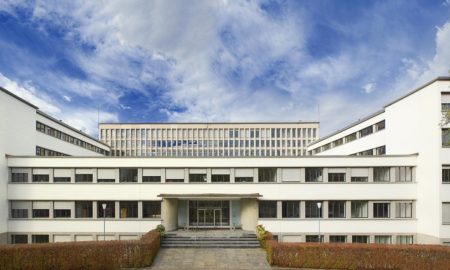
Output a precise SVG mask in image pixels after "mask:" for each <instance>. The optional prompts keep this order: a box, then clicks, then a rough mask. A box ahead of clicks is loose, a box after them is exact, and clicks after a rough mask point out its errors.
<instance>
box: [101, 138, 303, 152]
mask: <svg viewBox="0 0 450 270" xmlns="http://www.w3.org/2000/svg"><path fill="white" fill-rule="evenodd" d="M106 142H107V143H108V144H109V145H111V147H114V148H136V147H138V148H155V147H158V148H160V147H163V148H172V147H190V148H228V147H230V148H233V147H235V148H239V147H240V148H244V147H245V148H249V147H252V148H253V147H267V148H269V147H272V148H275V147H277V148H281V147H282V148H285V147H288V148H290V147H299V148H301V147H306V146H307V143H308V142H310V140H295V139H294V140H290V139H289V140H261V141H260V140H152V141H150V140H147V141H146V140H142V141H140V142H139V141H129V140H128V141H125V140H112V141H109V140H108V141H106ZM169 150H170V149H169Z"/></svg>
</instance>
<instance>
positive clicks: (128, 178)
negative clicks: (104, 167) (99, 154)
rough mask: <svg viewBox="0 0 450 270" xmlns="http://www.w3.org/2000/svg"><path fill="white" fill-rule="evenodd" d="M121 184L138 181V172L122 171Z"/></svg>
mask: <svg viewBox="0 0 450 270" xmlns="http://www.w3.org/2000/svg"><path fill="white" fill-rule="evenodd" d="M119 171H120V182H134V183H136V182H137V181H138V179H137V178H138V170H137V169H124V168H122V169H120V170H119Z"/></svg>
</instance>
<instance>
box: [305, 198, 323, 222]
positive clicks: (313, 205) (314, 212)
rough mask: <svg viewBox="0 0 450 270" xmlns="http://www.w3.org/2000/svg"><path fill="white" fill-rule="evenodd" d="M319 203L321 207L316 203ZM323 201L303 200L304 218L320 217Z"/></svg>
mask: <svg viewBox="0 0 450 270" xmlns="http://www.w3.org/2000/svg"><path fill="white" fill-rule="evenodd" d="M317 203H321V204H322V205H321V208H319V206H318V205H317ZM322 209H323V203H322V202H321V201H306V202H305V217H306V218H321V217H322Z"/></svg>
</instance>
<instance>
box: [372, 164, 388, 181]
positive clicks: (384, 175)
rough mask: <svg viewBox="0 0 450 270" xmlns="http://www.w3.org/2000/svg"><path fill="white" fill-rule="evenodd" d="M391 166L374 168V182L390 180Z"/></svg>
mask: <svg viewBox="0 0 450 270" xmlns="http://www.w3.org/2000/svg"><path fill="white" fill-rule="evenodd" d="M389 171H390V168H389V167H375V168H373V181H374V182H389V181H390V179H389V175H390V174H389Z"/></svg>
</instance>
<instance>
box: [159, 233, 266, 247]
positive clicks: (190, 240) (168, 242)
mask: <svg viewBox="0 0 450 270" xmlns="http://www.w3.org/2000/svg"><path fill="white" fill-rule="evenodd" d="M161 247H162V248H259V247H260V244H259V241H258V240H257V239H256V235H255V234H254V233H253V232H246V231H226V230H216V231H195V232H192V231H187V232H186V231H175V232H168V233H166V234H165V235H164V238H163V240H162V242H161Z"/></svg>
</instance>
